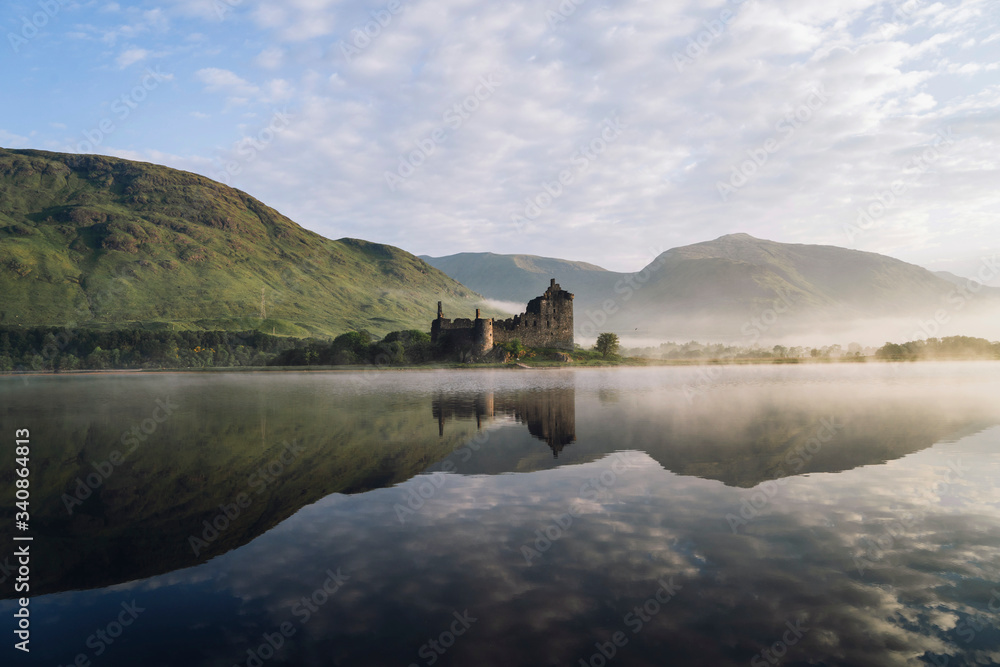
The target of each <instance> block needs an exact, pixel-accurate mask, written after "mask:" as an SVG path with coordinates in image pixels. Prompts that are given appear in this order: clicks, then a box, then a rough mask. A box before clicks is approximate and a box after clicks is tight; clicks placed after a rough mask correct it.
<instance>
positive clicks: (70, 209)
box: [0, 149, 481, 335]
mask: <svg viewBox="0 0 1000 667" xmlns="http://www.w3.org/2000/svg"><path fill="white" fill-rule="evenodd" d="M262 289H263V292H264V302H265V309H266V317H267V319H266V320H263V321H262V320H261V319H260V310H261V290H262ZM0 294H3V299H2V301H0V323H3V324H15V325H22V326H27V325H57V326H63V325H75V326H88V327H101V328H115V327H120V326H122V325H124V324H126V323H140V324H142V325H143V326H147V327H167V328H174V329H230V330H231V329H260V330H264V331H268V332H271V331H275V332H277V333H286V334H296V335H302V334H306V333H318V334H336V333H341V332H344V331H348V330H352V329H361V328H366V329H369V330H370V331H372V332H373V333H385V332H388V331H391V330H396V329H407V328H419V329H421V330H425V329H427V328H428V327H429V323H430V320H431V319H432V318H433V316H434V313H435V312H436V310H435V307H436V302H437V301H439V300H441V301H444V302H445V304H446V306H447V307H448V308H449V309H450V310H451V312H459V311H463V312H468V311H471V310H472V309H473V308H475V307H476V306H477V305H479V303H480V302H481V299H480V298H479V296H478V295H476V294H475V293H473V292H472V291H471V290H469V289H467V288H465V287H464V286H462V285H460V284H459V283H457V282H456V281H455V280H453V279H451V278H449V277H448V276H446V275H445V274H443V273H442V272H440V271H438V270H437V269H435V268H433V267H431V266H429V265H427V264H426V263H425V262H423V261H422V260H420V259H418V258H417V257H415V256H414V255H411V254H409V253H407V252H404V251H403V250H400V249H398V248H394V247H392V246H387V245H381V244H377V243H369V242H367V241H361V240H358V239H347V238H345V239H340V240H339V241H332V240H330V239H327V238H324V237H322V236H320V235H318V234H315V233H313V232H310V231H308V230H306V229H303V228H302V227H300V226H299V225H297V224H295V223H294V222H292V221H291V220H289V219H288V218H286V217H285V216H283V215H281V214H280V213H278V212H277V211H275V210H274V209H271V208H269V207H267V206H265V205H264V204H262V203H261V202H259V201H257V200H256V199H254V198H253V197H251V196H249V195H247V194H246V193H243V192H240V191H239V190H235V189H233V188H229V187H227V186H224V185H222V184H220V183H217V182H215V181H212V180H210V179H208V178H205V177H203V176H198V175H196V174H192V173H187V172H183V171H178V170H175V169H170V168H167V167H162V166H157V165H152V164H146V163H139V162H132V161H129V160H121V159H117V158H111V157H104V156H96V155H69V154H61V153H49V152H45V151H34V150H4V149H0Z"/></svg>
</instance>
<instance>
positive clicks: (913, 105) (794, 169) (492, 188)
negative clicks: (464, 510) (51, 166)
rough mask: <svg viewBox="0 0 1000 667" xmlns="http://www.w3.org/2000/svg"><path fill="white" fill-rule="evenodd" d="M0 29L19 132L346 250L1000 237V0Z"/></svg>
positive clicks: (194, 16) (200, 6)
mask: <svg viewBox="0 0 1000 667" xmlns="http://www.w3.org/2000/svg"><path fill="white" fill-rule="evenodd" d="M0 25H2V28H3V37H4V39H3V44H2V45H0V53H2V56H0V58H2V60H0V62H2V65H3V67H2V70H0V81H2V85H3V90H4V91H6V93H7V96H6V97H7V103H6V104H4V105H3V107H2V110H0V146H4V147H8V148H23V147H30V148H40V149H47V150H55V151H67V152H97V153H103V154H108V155H117V156H121V157H127V158H132V159H139V160H145V161H150V162H156V163H160V164H166V165H169V166H173V167H177V168H181V169H186V170H190V171H194V172H198V173H201V174H205V175H207V176H210V177H212V178H216V179H218V180H221V181H223V182H225V183H228V184H230V185H233V186H235V187H238V188H240V189H242V190H245V191H246V192H248V193H250V194H252V195H253V196H255V197H257V198H259V199H261V200H262V201H264V202H265V203H267V204H269V205H271V206H273V207H274V208H276V209H278V210H279V211H281V212H282V213H284V214H286V215H288V216H289V217H290V218H292V219H293V220H295V221H296V222H298V223H300V224H302V225H303V226H305V227H307V228H309V229H312V230H314V231H316V232H319V233H321V234H323V235H324V236H328V237H331V238H340V237H344V236H352V237H359V238H364V239H369V240H373V241H379V242H384V243H391V244H393V245H397V246H400V247H402V248H404V249H406V250H409V251H410V252H414V253H418V254H431V255H444V254H450V253H454V252H463V251H492V252H500V253H531V254H539V255H546V256H554V257H563V258H569V259H579V260H584V261H589V262H592V263H595V264H599V265H601V266H605V267H606V268H609V269H616V270H637V269H638V268H640V267H641V266H643V265H644V264H645V263H647V262H648V261H649V260H650V259H652V257H653V256H655V254H656V253H658V252H660V251H662V250H665V249H667V248H670V247H674V246H678V245H685V244H688V243H694V242H698V241H703V240H707V239H712V238H715V237H717V236H720V235H722V234H727V233H735V232H747V233H750V234H753V235H755V236H759V237H763V238H769V239H773V240H776V241H783V242H792V243H823V244H832V245H839V246H845V247H849V248H856V249H859V250H870V251H874V252H880V253H884V254H888V255H891V256H894V257H899V258H900V259H904V260H907V261H911V262H914V263H918V264H921V265H924V266H927V267H929V268H932V269H936V270H937V269H943V270H951V271H954V272H956V273H959V274H962V275H966V276H971V275H973V274H975V273H976V272H977V271H979V270H980V269H984V268H987V269H988V267H989V266H990V265H989V261H990V259H991V258H992V257H993V256H995V255H996V254H997V253H998V252H1000V240H998V239H1000V234H998V232H1000V219H998V211H1000V187H998V186H1000V173H998V171H1000V163H998V158H997V156H998V155H1000V146H998V143H1000V5H998V4H997V3H996V2H995V1H994V0H967V1H957V0H956V1H949V2H932V1H930V0H909V1H908V2H876V1H872V0H828V1H826V2H822V3H806V2H802V1H801V0H745V1H743V2H739V1H736V0H726V1H716V2H705V1H702V0H699V1H690V2H687V1H685V2H654V1H652V0H650V1H642V0H620V1H617V2H599V1H597V0H549V1H544V0H543V1H537V0H536V1H535V2H521V1H519V0H511V1H498V2H489V3H486V2H472V1H471V0H392V1H391V2H390V1H389V0H385V1H382V0H377V1H373V2H360V1H357V2H354V1H350V2H348V1H340V2H338V1H335V0H288V1H285V2H264V1H262V0H161V1H160V2H118V3H115V2H104V1H102V0H95V1H92V2H79V1H76V0H62V1H61V0H35V1H34V2H24V1H22V0H17V1H15V2H8V3H5V4H4V7H3V9H2V10H0ZM986 273H989V271H986ZM994 273H995V271H994ZM990 282H992V283H993V284H1000V280H998V278H997V276H996V275H993V276H991V280H990Z"/></svg>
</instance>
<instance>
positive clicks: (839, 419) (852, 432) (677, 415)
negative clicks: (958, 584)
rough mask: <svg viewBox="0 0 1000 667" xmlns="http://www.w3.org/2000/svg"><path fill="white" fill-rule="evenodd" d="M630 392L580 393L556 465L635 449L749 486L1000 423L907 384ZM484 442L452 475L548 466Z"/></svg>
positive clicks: (539, 403)
mask: <svg viewBox="0 0 1000 667" xmlns="http://www.w3.org/2000/svg"><path fill="white" fill-rule="evenodd" d="M630 397H631V400H616V401H615V402H610V403H609V402H606V401H603V400H600V399H599V397H597V396H592V395H585V396H581V397H580V398H579V405H578V406H577V407H578V408H579V410H578V412H579V414H580V415H581V418H580V419H579V420H578V421H577V424H576V426H575V428H573V432H574V433H575V434H576V433H578V434H579V435H578V437H577V438H576V441H575V444H574V445H573V447H572V448H571V449H568V450H566V451H564V452H562V455H561V456H560V459H559V463H561V464H563V465H570V464H576V463H586V462H589V461H593V460H595V459H598V458H601V457H603V456H605V455H606V454H609V453H611V452H614V451H620V450H639V451H643V452H646V453H647V454H649V455H650V457H652V458H653V459H655V460H656V461H657V462H658V463H659V464H660V465H662V466H663V467H664V468H665V469H667V470H669V471H671V472H674V473H677V474H680V475H692V476H696V477H702V478H705V479H714V480H718V481H720V482H723V483H724V484H726V485H728V486H739V487H753V486H756V485H758V484H760V483H762V482H764V481H766V480H769V479H777V478H780V477H787V476H791V475H796V474H807V473H818V472H840V471H844V470H850V469H853V468H857V467H859V466H864V465H873V464H879V463H884V462H886V461H891V460H893V459H898V458H901V457H903V456H906V455H908V454H911V453H913V452H916V451H919V450H921V449H925V448H927V447H930V446H931V445H933V444H935V443H937V442H940V441H942V440H946V439H948V438H949V437H951V436H953V435H955V434H956V433H959V432H968V431H970V430H971V431H977V430H981V429H983V428H986V427H989V426H991V425H994V424H997V423H1000V414H998V412H1000V410H998V408H997V407H996V406H994V405H993V404H991V403H990V402H989V400H987V399H984V398H983V397H981V396H976V395H975V394H970V395H963V394H962V392H958V393H955V392H952V393H950V395H945V394H941V393H938V392H937V391H932V392H927V391H924V392H920V391H916V390H913V389H907V388H905V387H897V388H894V389H893V391H892V392H891V393H889V392H886V391H885V389H884V388H881V389H879V388H875V387H869V388H865V387H863V386H859V387H851V388H850V389H849V390H847V391H845V390H844V388H843V387H825V386H822V385H814V386H812V387H802V386H797V385H788V386H779V385H772V386H770V387H759V386H742V387H722V388H717V389H716V390H715V391H713V392H712V393H710V394H709V393H706V394H705V395H702V396H699V397H697V398H696V399H695V400H694V401H688V400H686V399H685V398H684V396H682V395H680V394H674V395H669V394H665V393H654V394H645V395H643V394H632V395H630ZM470 400H471V399H470ZM517 401H518V410H519V411H520V414H531V413H532V411H536V412H541V413H545V411H546V409H547V405H548V403H549V402H550V399H547V398H545V397H544V394H540V393H538V392H523V393H521V394H518V398H517ZM576 412H577V411H574V413H573V414H574V415H575V413H576ZM529 428H530V427H529ZM564 428H565V427H564ZM533 435H534V433H533ZM536 437H538V436H536ZM489 445H492V446H484V447H483V448H482V449H481V450H480V451H478V452H477V453H476V455H475V456H473V457H470V458H469V460H468V461H464V462H458V463H457V468H458V472H460V473H463V474H496V473H502V472H514V471H517V472H531V471H533V470H541V469H546V468H551V467H552V466H553V464H554V462H551V461H548V462H547V461H545V460H544V459H540V458H539V457H537V455H536V454H535V452H534V450H533V448H532V447H531V446H530V444H526V443H525V442H524V438H520V439H518V438H517V436H516V435H514V434H506V435H500V434H498V435H494V436H493V437H492V438H491V440H490V443H489Z"/></svg>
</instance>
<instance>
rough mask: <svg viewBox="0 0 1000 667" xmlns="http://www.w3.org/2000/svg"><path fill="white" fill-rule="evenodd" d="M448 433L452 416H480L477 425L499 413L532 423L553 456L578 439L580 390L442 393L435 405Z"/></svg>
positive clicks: (533, 432)
mask: <svg viewBox="0 0 1000 667" xmlns="http://www.w3.org/2000/svg"><path fill="white" fill-rule="evenodd" d="M431 409H432V411H433V413H434V417H435V418H436V419H437V420H438V433H439V434H440V435H444V422H445V420H446V419H451V418H456V417H457V418H470V417H475V418H476V428H482V426H483V423H484V422H487V423H488V422H490V421H492V420H493V419H494V418H496V417H498V416H504V415H507V416H511V417H514V418H515V419H517V420H518V421H520V422H522V423H524V424H527V425H528V433H530V434H531V435H533V436H534V437H536V438H538V439H539V440H541V441H543V442H545V443H546V444H548V446H549V447H551V448H552V456H553V457H554V458H558V457H559V452H561V451H562V450H563V447H565V446H566V445H568V444H570V443H571V442H573V441H574V440H576V391H575V390H574V389H573V388H572V387H570V388H564V389H549V390H546V391H526V392H519V393H516V394H501V395H499V396H496V395H494V394H493V392H483V393H480V394H474V395H464V396H461V395H458V396H456V395H447V394H440V395H438V396H437V397H436V398H435V399H434V400H433V402H432V404H431Z"/></svg>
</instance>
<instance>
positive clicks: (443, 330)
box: [431, 278, 573, 356]
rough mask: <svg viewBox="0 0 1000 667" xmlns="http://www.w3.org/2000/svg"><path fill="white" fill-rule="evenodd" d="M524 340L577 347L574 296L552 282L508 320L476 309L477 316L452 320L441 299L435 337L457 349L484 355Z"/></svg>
mask: <svg viewBox="0 0 1000 667" xmlns="http://www.w3.org/2000/svg"><path fill="white" fill-rule="evenodd" d="M515 339H516V340H519V341H521V344H522V345H525V346H527V347H552V348H557V349H561V350H572V349H573V295H572V294H570V293H569V292H567V291H566V290H564V289H562V288H561V287H560V286H559V285H557V284H556V281H555V278H553V279H552V280H550V281H549V288H548V289H547V290H545V293H544V294H542V295H541V296H537V297H535V298H534V299H532V300H531V301H529V302H528V306H527V308H525V311H524V312H523V313H521V314H520V315H515V316H514V317H512V318H510V319H506V320H494V319H493V318H488V319H483V318H482V317H480V314H479V309H478V308H477V309H476V319H475V320H469V319H465V318H460V319H456V320H448V319H445V317H444V311H443V310H442V308H441V302H440V301H438V312H437V319H435V320H434V321H433V322H431V340H432V341H433V342H435V343H436V342H438V341H441V342H442V343H444V344H445V345H447V346H448V347H451V348H453V349H456V350H465V349H468V350H470V351H471V352H472V354H473V355H476V356H481V355H483V354H486V353H487V352H489V351H490V350H492V349H493V346H494V345H496V344H500V343H509V342H510V341H513V340H515Z"/></svg>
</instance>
